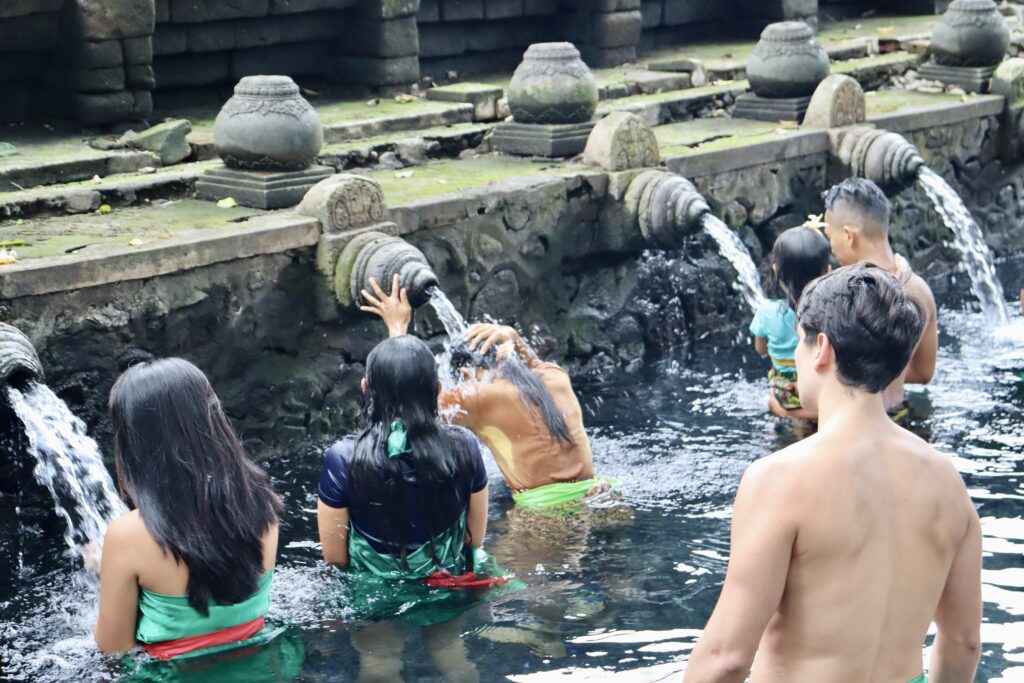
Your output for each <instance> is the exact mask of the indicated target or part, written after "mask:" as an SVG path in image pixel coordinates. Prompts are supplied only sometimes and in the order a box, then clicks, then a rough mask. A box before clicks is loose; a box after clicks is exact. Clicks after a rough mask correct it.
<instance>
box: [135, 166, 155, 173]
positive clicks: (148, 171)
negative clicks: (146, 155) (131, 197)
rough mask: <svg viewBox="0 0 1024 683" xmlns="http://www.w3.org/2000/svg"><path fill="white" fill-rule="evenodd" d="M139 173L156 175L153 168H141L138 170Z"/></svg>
mask: <svg viewBox="0 0 1024 683" xmlns="http://www.w3.org/2000/svg"><path fill="white" fill-rule="evenodd" d="M139 173H156V168H154V167H153V166H143V167H142V168H140V169H139Z"/></svg>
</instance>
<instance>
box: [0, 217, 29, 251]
mask: <svg viewBox="0 0 1024 683" xmlns="http://www.w3.org/2000/svg"><path fill="white" fill-rule="evenodd" d="M18 220H19V221H20V220H21V219H20V218H19V219H18ZM26 244H27V242H25V240H19V239H13V240H4V241H3V242H0V247H3V248H4V249H6V248H7V247H23V246H25V245H26Z"/></svg>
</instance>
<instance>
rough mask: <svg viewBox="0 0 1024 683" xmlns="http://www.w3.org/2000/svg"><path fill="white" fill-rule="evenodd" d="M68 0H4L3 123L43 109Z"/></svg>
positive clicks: (0, 41)
mask: <svg viewBox="0 0 1024 683" xmlns="http://www.w3.org/2000/svg"><path fill="white" fill-rule="evenodd" d="M63 5H64V0H4V2H0V89H2V90H3V93H4V96H3V97H2V98H0V123H10V122H14V121H24V120H25V119H28V118H29V117H30V116H31V115H32V114H33V112H35V111H38V110H39V109H40V105H41V104H42V100H44V99H45V97H46V94H47V92H46V91H47V90H48V89H52V88H53V87H55V86H54V84H52V83H50V84H49V86H48V84H47V83H44V82H43V77H44V75H46V74H47V72H48V71H50V70H49V69H48V68H47V67H48V65H50V64H52V63H53V62H54V61H55V52H56V48H57V46H58V45H59V43H60V27H61V9H62V7H63Z"/></svg>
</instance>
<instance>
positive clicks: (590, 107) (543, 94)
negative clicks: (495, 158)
mask: <svg viewBox="0 0 1024 683" xmlns="http://www.w3.org/2000/svg"><path fill="white" fill-rule="evenodd" d="M507 94H508V104H509V108H510V109H511V111H512V118H513V119H514V120H515V121H516V122H518V123H543V124H563V123H583V122H586V121H589V120H590V119H591V118H592V117H593V116H594V112H595V111H596V109H597V83H596V82H595V81H594V75H593V74H592V73H590V69H589V68H587V65H586V64H584V63H583V60H581V59H580V53H579V50H577V49H576V47H575V46H573V44H572V43H537V44H534V45H531V46H530V47H528V48H527V50H526V53H525V54H524V55H523V61H522V62H521V63H520V64H519V67H518V68H516V71H515V74H513V76H512V81H511V82H510V83H509V86H508V91H507Z"/></svg>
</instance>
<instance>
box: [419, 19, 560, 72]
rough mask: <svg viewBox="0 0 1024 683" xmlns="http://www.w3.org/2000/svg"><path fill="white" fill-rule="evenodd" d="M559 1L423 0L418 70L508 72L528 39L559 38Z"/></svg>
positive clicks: (517, 59)
mask: <svg viewBox="0 0 1024 683" xmlns="http://www.w3.org/2000/svg"><path fill="white" fill-rule="evenodd" d="M557 13H558V3H557V0H420V9H419V14H417V16H416V21H417V25H418V29H419V48H420V49H419V56H420V72H421V73H422V75H423V76H430V77H431V78H432V79H434V80H435V81H441V80H444V79H445V78H446V76H447V74H448V72H451V71H454V72H456V73H458V74H459V76H464V75H472V74H483V73H495V72H508V71H510V70H512V69H514V68H515V67H516V65H517V64H518V63H519V60H520V59H521V58H522V56H523V52H524V51H525V49H526V47H527V46H528V45H530V43H539V42H545V41H550V40H560V39H561V37H560V36H561V29H560V25H559V24H560V20H559V17H558V14H557Z"/></svg>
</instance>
